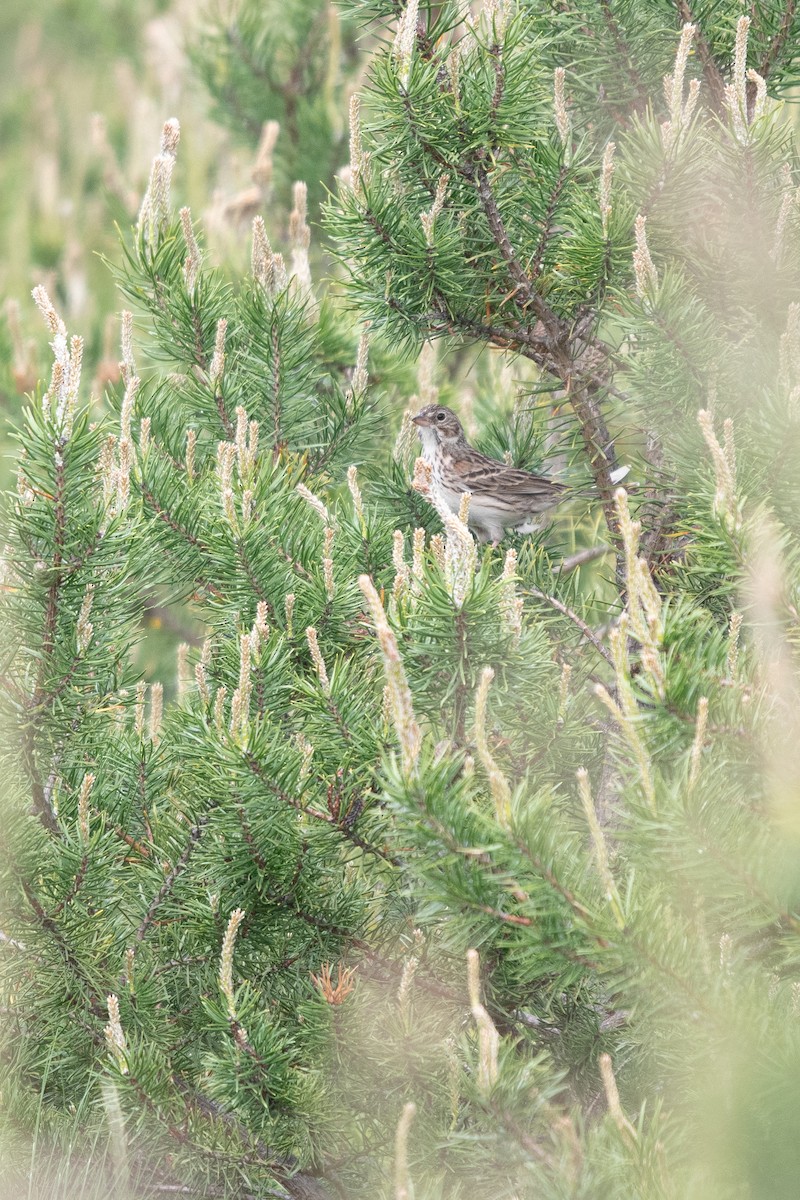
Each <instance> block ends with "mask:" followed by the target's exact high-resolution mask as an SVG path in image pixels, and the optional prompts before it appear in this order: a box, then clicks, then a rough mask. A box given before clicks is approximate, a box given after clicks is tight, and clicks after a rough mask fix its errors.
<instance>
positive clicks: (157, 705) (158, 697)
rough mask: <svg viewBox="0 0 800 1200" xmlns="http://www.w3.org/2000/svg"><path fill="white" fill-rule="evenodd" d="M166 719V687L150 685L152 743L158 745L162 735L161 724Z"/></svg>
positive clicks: (156, 684)
mask: <svg viewBox="0 0 800 1200" xmlns="http://www.w3.org/2000/svg"><path fill="white" fill-rule="evenodd" d="M163 717H164V685H163V683H153V684H151V685H150V741H151V742H153V743H156V744H157V743H158V741H159V738H160V735H161V722H162V720H163Z"/></svg>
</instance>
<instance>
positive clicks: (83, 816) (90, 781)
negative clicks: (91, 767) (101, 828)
mask: <svg viewBox="0 0 800 1200" xmlns="http://www.w3.org/2000/svg"><path fill="white" fill-rule="evenodd" d="M94 781H95V777H94V775H92V774H91V772H87V774H86V775H84V777H83V780H82V782H81V790H80V792H79V793H78V830H79V832H80V835H81V841H82V842H83V843H84V845H85V844H86V842H88V841H89V797H90V796H91V794H92V788H93V787H94Z"/></svg>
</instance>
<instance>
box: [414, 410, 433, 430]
mask: <svg viewBox="0 0 800 1200" xmlns="http://www.w3.org/2000/svg"><path fill="white" fill-rule="evenodd" d="M411 421H412V423H413V424H414V425H418V426H419V428H420V429H427V428H428V426H429V425H430V421H429V420H428V418H427V417H423V415H422V413H419V414H418V415H417V416H416V417H412V418H411Z"/></svg>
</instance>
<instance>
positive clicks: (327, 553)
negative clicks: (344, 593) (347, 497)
mask: <svg viewBox="0 0 800 1200" xmlns="http://www.w3.org/2000/svg"><path fill="white" fill-rule="evenodd" d="M322 578H323V580H324V583H325V595H326V596H327V597H328V599H329V600H332V599H333V593H334V580H333V530H332V529H331V527H330V525H326V526H325V540H324V543H323V551H322Z"/></svg>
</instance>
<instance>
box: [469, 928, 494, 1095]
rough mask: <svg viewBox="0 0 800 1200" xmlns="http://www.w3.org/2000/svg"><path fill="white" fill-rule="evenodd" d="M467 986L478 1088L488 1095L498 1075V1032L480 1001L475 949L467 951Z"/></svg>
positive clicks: (478, 959)
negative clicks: (474, 1029)
mask: <svg viewBox="0 0 800 1200" xmlns="http://www.w3.org/2000/svg"><path fill="white" fill-rule="evenodd" d="M467 986H468V990H469V1002H470V1008H471V1010H472V1018H473V1020H474V1021H475V1024H476V1025H477V1026H478V1088H479V1090H480V1091H481V1092H482V1093H483V1095H488V1093H489V1092H490V1091H491V1090H492V1088H493V1087H494V1085H495V1084H496V1083H497V1078H498V1075H499V1066H498V1052H499V1049H500V1034H499V1033H498V1031H497V1027H496V1025H495V1023H494V1021H493V1020H492V1018H491V1017H490V1016H489V1014H488V1012H487V1011H486V1009H485V1008H484V1006H483V1004H482V1003H481V986H480V958H479V957H478V951H477V950H468V951H467Z"/></svg>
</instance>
